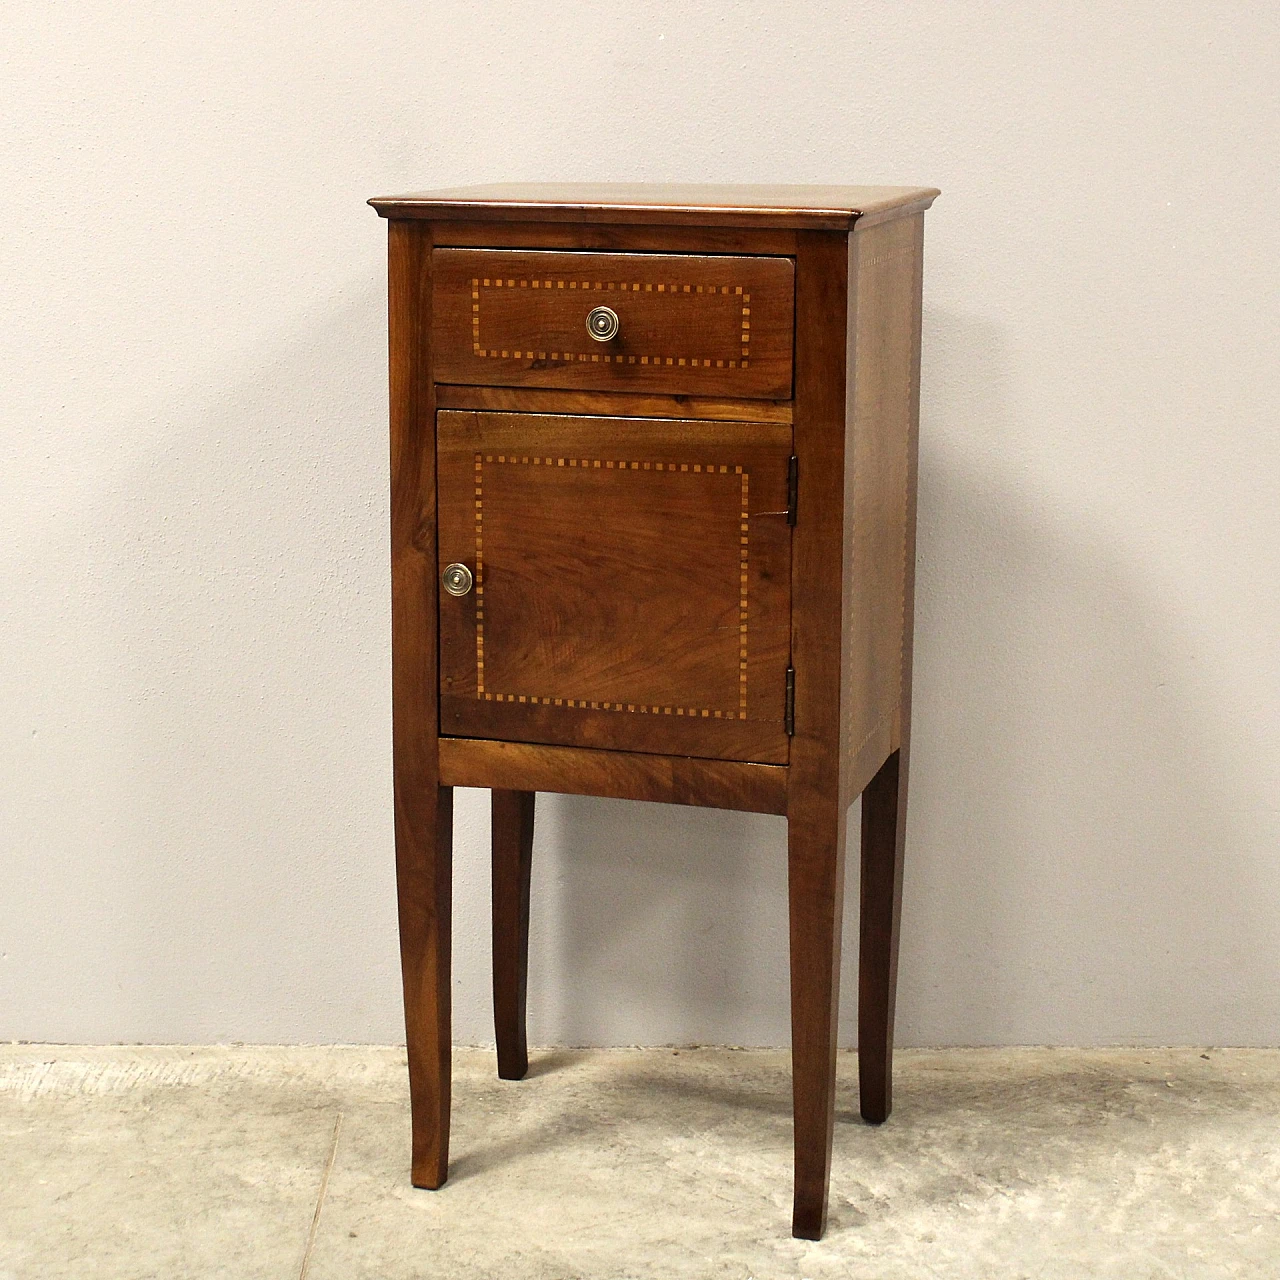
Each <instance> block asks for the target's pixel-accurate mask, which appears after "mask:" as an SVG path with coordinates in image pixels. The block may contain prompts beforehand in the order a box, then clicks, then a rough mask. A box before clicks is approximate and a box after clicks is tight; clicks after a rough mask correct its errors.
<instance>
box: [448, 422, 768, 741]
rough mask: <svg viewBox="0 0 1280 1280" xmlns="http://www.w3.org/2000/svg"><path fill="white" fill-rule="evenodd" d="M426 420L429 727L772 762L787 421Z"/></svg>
mask: <svg viewBox="0 0 1280 1280" xmlns="http://www.w3.org/2000/svg"><path fill="white" fill-rule="evenodd" d="M437 426H438V448H439V522H440V523H439V527H440V544H439V545H440V567H441V570H442V571H443V569H444V567H445V566H446V565H447V564H450V563H452V562H460V563H462V564H465V565H466V566H467V567H468V568H469V569H470V570H471V572H472V574H473V575H474V579H475V586H474V588H473V589H472V591H471V592H470V593H469V594H468V595H466V596H463V597H453V596H449V595H447V594H445V593H443V592H442V593H441V596H440V650H441V652H440V658H441V662H440V673H441V674H440V678H441V689H440V693H441V702H440V708H441V732H443V733H445V734H461V735H467V736H475V737H490V738H505V739H509V740H516V741H527V742H547V743H559V744H565V745H570V746H592V747H606V748H614V749H618V750H629V751H655V752H661V753H666V754H676V755H695V756H710V757H719V758H723V759H732V760H755V761H760V762H763V763H785V761H786V759H787V746H788V739H787V736H786V733H785V729H784V725H783V713H784V702H785V682H786V667H787V662H788V654H789V648H790V532H791V531H790V527H789V526H788V525H787V520H786V500H787V460H788V457H789V455H790V451H791V432H790V428H789V427H787V426H784V425H781V424H773V423H740V422H734V423H708V422H684V421H673V420H663V419H646V420H636V419H624V418H586V417H557V416H552V415H542V414H519V413H469V412H451V411H443V410H442V411H441V412H440V413H439V414H438V416H437Z"/></svg>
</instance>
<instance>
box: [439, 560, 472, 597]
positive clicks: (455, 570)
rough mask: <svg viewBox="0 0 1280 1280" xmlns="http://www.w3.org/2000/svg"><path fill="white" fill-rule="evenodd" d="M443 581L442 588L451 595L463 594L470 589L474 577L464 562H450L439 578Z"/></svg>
mask: <svg viewBox="0 0 1280 1280" xmlns="http://www.w3.org/2000/svg"><path fill="white" fill-rule="evenodd" d="M440 580H441V582H443V583H444V589H445V590H446V591H447V592H448V593H449V594H450V595H451V596H465V595H466V594H467V592H468V591H470V590H471V585H472V583H473V582H474V581H475V579H474V578H473V577H472V576H471V570H470V569H468V568H467V566H466V565H465V564H451V565H449V566H448V568H446V569H445V571H444V573H443V574H442V575H441V578H440Z"/></svg>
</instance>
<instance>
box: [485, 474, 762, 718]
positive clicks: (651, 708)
mask: <svg viewBox="0 0 1280 1280" xmlns="http://www.w3.org/2000/svg"><path fill="white" fill-rule="evenodd" d="M512 464H515V465H517V466H526V467H528V466H534V467H541V466H546V467H581V468H582V469H583V470H605V471H649V472H653V471H661V472H666V473H668V474H670V475H673V476H674V475H682V474H683V475H687V474H701V475H729V474H734V475H737V476H738V477H739V479H740V482H741V488H740V490H739V492H740V495H741V508H740V516H739V518H740V523H739V526H738V530H739V532H738V707H737V710H736V711H725V710H722V709H720V708H715V707H677V706H658V705H652V704H648V705H646V704H644V703H631V702H603V701H599V700H591V699H587V698H556V697H548V696H546V695H544V694H536V695H535V694H524V693H519V694H516V693H494V692H493V691H492V690H489V689H486V688H485V684H484V618H485V598H484V588H485V583H484V468H485V466H486V465H512ZM475 477H476V479H475V503H476V570H475V594H476V697H477V698H482V699H484V700H485V701H486V702H517V703H526V704H528V705H529V706H535V707H536V706H543V707H576V708H578V709H580V710H590V711H626V712H630V713H632V714H636V715H655V716H656V715H664V716H672V715H674V716H693V717H699V718H702V719H714V720H733V719H738V720H745V719H746V718H747V635H748V598H747V587H748V578H749V572H748V557H749V555H750V550H751V525H750V519H751V514H750V513H751V508H750V505H749V501H748V500H749V496H750V472H749V471H748V470H747V469H746V468H745V467H741V466H734V467H732V468H730V467H729V466H728V465H727V464H725V463H707V464H706V465H705V466H704V465H703V464H702V463H700V462H652V461H650V462H643V461H634V460H631V459H617V458H567V457H554V456H553V457H545V456H533V455H529V454H522V455H516V454H505V453H497V454H494V453H477V454H475Z"/></svg>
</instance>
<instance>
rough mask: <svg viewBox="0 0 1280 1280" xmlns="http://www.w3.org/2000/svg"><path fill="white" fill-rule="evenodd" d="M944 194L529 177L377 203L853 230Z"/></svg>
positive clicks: (553, 217) (395, 212)
mask: <svg viewBox="0 0 1280 1280" xmlns="http://www.w3.org/2000/svg"><path fill="white" fill-rule="evenodd" d="M937 194H938V192H937V189H936V188H934V187H878V186H867V187H855V186H820V185H813V186H803V185H780V184H779V185H751V184H741V185H738V184H733V185H730V184H723V185H717V184H681V183H657V182H655V183H647V182H646V183H621V182H574V183H567V182H563V183H554V182H527V183H493V184H490V185H481V186H472V187H450V188H444V189H441V190H437V191H416V192H411V193H409V194H407V195H401V196H378V197H375V198H374V199H373V200H370V201H369V203H370V204H371V205H372V206H373V207H374V208H375V209H376V210H377V211H378V212H379V213H380V214H382V216H383V217H396V218H433V219H442V220H448V219H451V218H467V219H476V218H484V219H486V220H489V221H495V222H497V221H505V220H521V221H533V222H546V221H551V222H584V223H592V222H595V223H609V222H625V223H661V224H664V225H667V226H721V227H794V228H797V229H803V230H830V231H848V230H849V228H850V227H852V226H853V224H854V223H855V222H857V221H858V220H859V219H864V220H865V221H867V222H868V223H870V222H872V221H876V220H879V219H881V218H886V217H892V216H894V215H897V214H900V213H902V212H914V211H916V210H920V209H927V208H928V207H929V206H930V205H931V204H932V203H933V200H934V197H935V196H936V195H937Z"/></svg>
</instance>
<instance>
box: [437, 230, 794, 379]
mask: <svg viewBox="0 0 1280 1280" xmlns="http://www.w3.org/2000/svg"><path fill="white" fill-rule="evenodd" d="M432 270H433V277H434V280H435V320H434V324H433V331H432V341H433V347H434V363H435V376H436V379H437V380H438V381H440V382H455V383H468V384H476V385H488V386H495V385H497V386H532V387H569V388H590V389H595V390H606V391H667V392H678V393H680V392H682V393H686V394H691V395H709V396H739V397H764V398H767V399H785V398H787V397H789V396H790V394H791V336H792V296H793V292H794V274H793V268H792V264H791V260H790V259H789V258H771V257H750V258H747V257H728V256H723V257H722V256H712V255H694V254H679V255H677V254H657V253H648V254H620V253H598V254H597V253H555V252H550V251H540V250H518V249H437V250H436V251H435V254H434V262H433V266H432ZM600 306H607V307H608V308H610V309H611V310H612V311H613V312H614V313H615V314H616V315H617V317H618V320H619V322H620V323H619V327H618V333H617V336H616V337H614V338H611V339H610V340H609V341H605V342H601V341H597V340H596V339H594V338H592V337H591V335H590V334H589V333H588V332H587V327H586V320H587V316H588V314H589V313H590V312H591V311H592V310H593V309H594V308H596V307H600Z"/></svg>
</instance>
